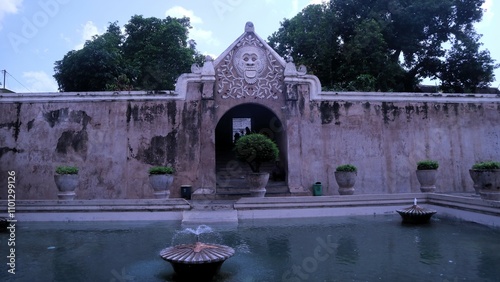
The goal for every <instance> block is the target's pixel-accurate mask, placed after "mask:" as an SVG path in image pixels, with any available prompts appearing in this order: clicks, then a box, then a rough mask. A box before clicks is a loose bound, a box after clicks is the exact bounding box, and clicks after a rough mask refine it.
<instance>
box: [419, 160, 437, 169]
mask: <svg viewBox="0 0 500 282" xmlns="http://www.w3.org/2000/svg"><path fill="white" fill-rule="evenodd" d="M438 167H439V163H438V162H437V161H434V160H423V161H419V162H417V169H418V170H431V169H438Z"/></svg>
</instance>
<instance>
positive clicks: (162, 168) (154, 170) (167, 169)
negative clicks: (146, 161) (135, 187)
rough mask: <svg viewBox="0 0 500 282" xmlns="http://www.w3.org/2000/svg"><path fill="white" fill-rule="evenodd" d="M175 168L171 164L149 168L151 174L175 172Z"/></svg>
mask: <svg viewBox="0 0 500 282" xmlns="http://www.w3.org/2000/svg"><path fill="white" fill-rule="evenodd" d="M173 173H174V169H173V168H172V167H170V166H153V167H151V168H149V174H173Z"/></svg>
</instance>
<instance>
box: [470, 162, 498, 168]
mask: <svg viewBox="0 0 500 282" xmlns="http://www.w3.org/2000/svg"><path fill="white" fill-rule="evenodd" d="M472 169H479V170H488V169H500V162H494V161H487V162H478V163H475V164H474V165H473V166H472Z"/></svg>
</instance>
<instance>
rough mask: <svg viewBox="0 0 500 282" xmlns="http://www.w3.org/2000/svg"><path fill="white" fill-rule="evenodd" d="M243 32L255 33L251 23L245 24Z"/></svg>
mask: <svg viewBox="0 0 500 282" xmlns="http://www.w3.org/2000/svg"><path fill="white" fill-rule="evenodd" d="M245 32H255V28H254V26H253V22H247V23H246V24H245Z"/></svg>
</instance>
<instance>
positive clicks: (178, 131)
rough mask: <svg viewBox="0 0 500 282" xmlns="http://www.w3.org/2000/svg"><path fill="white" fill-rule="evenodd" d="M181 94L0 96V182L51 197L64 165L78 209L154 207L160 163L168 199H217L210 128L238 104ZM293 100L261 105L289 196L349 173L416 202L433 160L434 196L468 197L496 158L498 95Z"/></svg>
mask: <svg viewBox="0 0 500 282" xmlns="http://www.w3.org/2000/svg"><path fill="white" fill-rule="evenodd" d="M303 87H305V86H303ZM187 93H188V94H187V96H186V97H185V98H183V99H178V98H176V97H175V96H168V95H161V94H158V95H148V94H144V95H136V96H134V97H133V98H132V97H128V96H127V95H125V94H119V95H117V94H113V93H107V94H106V93H104V94H102V95H104V96H105V97H104V98H103V97H99V98H95V97H94V96H93V95H94V94H92V93H87V94H81V95H80V96H66V97H65V98H64V97H63V98H64V99H60V100H58V101H56V102H51V101H49V100H50V99H49V100H44V99H39V98H36V96H35V95H36V94H35V95H31V96H30V97H24V96H23V97H22V96H19V95H18V96H15V95H14V94H12V95H13V97H14V96H15V97H14V98H11V99H10V100H6V99H5V97H3V98H2V100H0V113H2V114H1V115H0V165H1V167H0V173H1V175H5V176H6V175H7V171H10V170H15V171H16V175H17V178H16V196H17V198H18V199H56V198H57V196H56V187H55V184H54V180H53V174H54V169H55V167H56V166H57V165H61V164H71V165H76V166H78V167H79V168H80V180H81V183H80V186H79V189H78V192H77V198H78V199H110V198H113V199H121V198H123V199H125V198H127V199H135V198H152V196H153V195H152V190H151V188H150V187H149V184H148V173H147V170H148V168H149V167H150V166H151V165H164V164H170V165H174V166H175V168H176V171H177V172H176V177H175V182H174V184H173V186H172V187H173V189H172V197H178V196H180V195H179V194H180V193H179V191H178V189H177V188H178V187H179V186H180V185H181V184H192V185H193V188H195V189H196V188H199V187H205V188H213V189H214V188H215V187H214V184H215V182H214V179H215V167H214V165H215V160H214V159H213V156H214V155H215V153H214V150H215V144H214V142H215V141H214V140H215V127H216V126H217V122H218V120H219V119H220V117H221V116H222V115H223V114H224V113H225V112H226V111H227V110H228V109H230V108H231V107H232V106H235V105H237V104H238V103H237V102H235V100H231V101H230V102H229V103H231V107H228V106H227V105H226V106H218V104H217V103H218V102H217V100H215V101H214V100H201V99H200V97H201V86H200V85H199V84H196V83H192V84H189V86H188V91H187ZM300 93H302V94H301V95H300V97H299V99H298V100H297V101H285V100H281V103H283V106H282V107H281V108H279V107H278V105H277V104H276V103H277V101H276V100H272V106H270V107H269V108H270V109H271V110H273V111H274V112H276V111H278V109H279V110H280V111H281V112H279V113H276V114H277V116H279V117H280V119H282V121H283V122H284V124H285V134H286V136H287V142H286V143H287V146H288V148H287V149H286V150H287V159H288V164H287V170H288V175H287V180H288V184H289V186H290V189H291V190H293V189H298V188H299V187H302V188H304V189H310V188H311V185H312V184H313V183H314V182H316V181H321V182H322V183H323V184H324V185H323V186H324V190H325V191H324V192H325V194H327V195H328V194H330V195H331V194H337V188H338V187H337V185H336V183H335V178H334V173H333V172H334V170H335V168H336V166H338V165H340V164H344V163H352V164H354V165H356V166H357V167H358V170H359V171H358V179H357V182H356V185H355V188H356V193H360V194H368V193H401V192H418V191H419V186H418V182H417V180H416V175H415V169H416V162H417V161H419V160H422V159H426V158H432V159H436V160H438V161H439V163H440V168H439V174H440V178H439V180H438V183H437V186H438V191H440V192H453V191H455V192H462V191H472V190H473V188H472V181H471V180H470V176H469V174H468V169H469V168H470V166H471V165H472V164H473V163H474V162H476V161H482V160H499V159H500V122H499V121H500V101H499V98H497V97H480V96H481V95H478V96H475V97H469V96H466V95H462V96H459V97H429V96H425V95H419V94H406V95H402V96H401V95H400V96H398V94H397V93H396V94H390V93H379V94H373V95H367V94H366V95H365V94H363V93H320V94H321V95H320V97H319V98H318V99H315V100H310V99H309V95H308V94H307V91H301V92H300ZM304 93H305V94H304ZM60 95H62V96H64V95H65V94H64V93H63V94H60ZM106 95H107V96H106ZM363 95H364V96H363ZM242 103H244V101H242V102H240V104H242ZM259 103H260V104H262V105H265V101H259ZM219 104H220V103H219ZM233 104H234V105H233ZM202 135H203V136H202ZM203 140H204V141H203ZM6 190H7V189H2V190H1V193H0V196H1V198H2V199H5V198H6Z"/></svg>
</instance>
